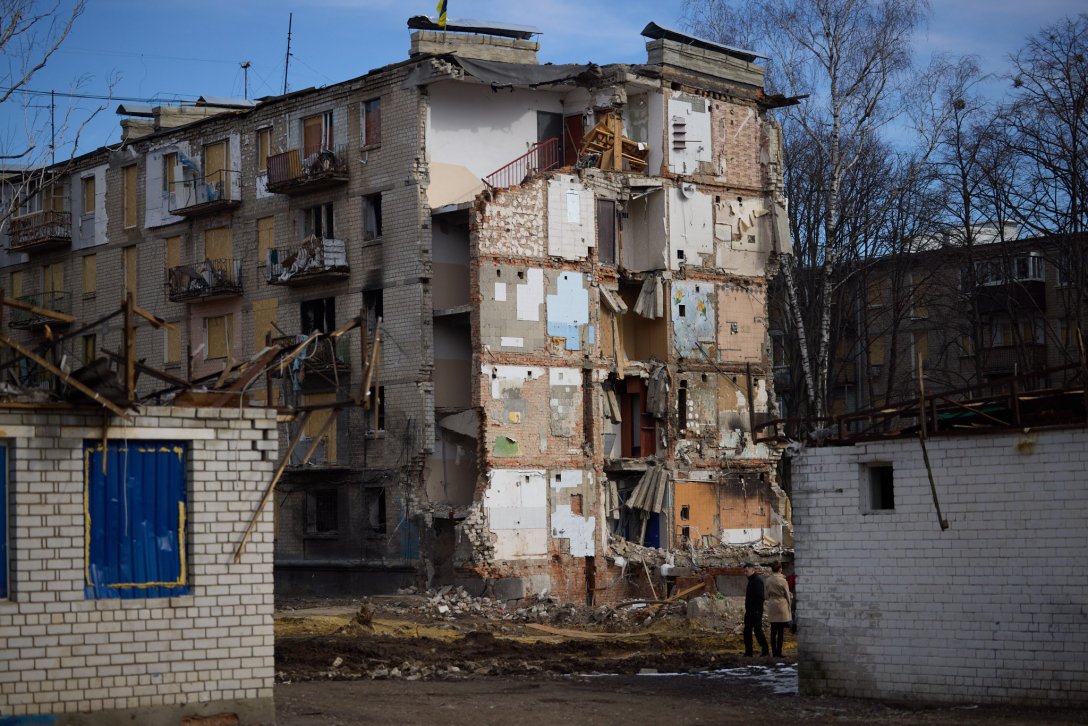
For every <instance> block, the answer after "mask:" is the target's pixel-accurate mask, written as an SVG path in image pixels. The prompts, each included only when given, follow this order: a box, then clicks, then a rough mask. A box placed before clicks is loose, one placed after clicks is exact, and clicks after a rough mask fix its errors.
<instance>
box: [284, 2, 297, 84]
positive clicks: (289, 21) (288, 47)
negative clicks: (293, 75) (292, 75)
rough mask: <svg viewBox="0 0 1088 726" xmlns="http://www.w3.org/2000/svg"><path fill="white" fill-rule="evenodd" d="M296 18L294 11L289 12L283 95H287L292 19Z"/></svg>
mask: <svg viewBox="0 0 1088 726" xmlns="http://www.w3.org/2000/svg"><path fill="white" fill-rule="evenodd" d="M294 18H295V14H294V13H288V14H287V55H286V56H285V57H284V59H283V95H285V96H286V95H287V66H288V65H290V63H291V21H293V20H294Z"/></svg>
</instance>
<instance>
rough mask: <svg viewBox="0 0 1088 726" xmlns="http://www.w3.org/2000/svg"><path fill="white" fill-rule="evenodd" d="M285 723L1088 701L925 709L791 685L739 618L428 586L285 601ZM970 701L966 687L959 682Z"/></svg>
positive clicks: (840, 716)
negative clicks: (742, 633)
mask: <svg viewBox="0 0 1088 726" xmlns="http://www.w3.org/2000/svg"><path fill="white" fill-rule="evenodd" d="M282 605H283V607H281V609H280V611H279V612H278V613H277V617H276V680H277V685H276V710H277V718H278V723H279V724H280V725H281V726H296V725H297V726H316V725H317V724H321V725H322V726H327V725H335V724H385V723H396V724H449V725H451V726H455V725H456V724H466V725H469V724H471V726H488V725H489V724H503V725H504V726H506V725H508V724H516V725H517V726H529V725H531V724H563V725H564V726H567V725H573V724H598V723H607V724H619V725H621V726H622V725H623V724H630V725H632V726H634V725H636V724H668V725H669V726H678V725H679V724H688V723H702V724H733V723H738V724H740V723H743V724H763V723H768V724H779V723H796V722H808V723H866V724H870V723H880V724H885V723H889V724H918V723H922V724H977V723H986V724H987V725H988V726H994V725H998V726H1002V725H1004V724H1010V725H1011V724H1044V723H1045V724H1076V723H1080V724H1088V711H1084V710H1081V711H1073V710H1062V709H1018V708H997V707H975V706H972V705H971V704H969V703H968V704H967V705H966V706H961V707H941V708H935V707H920V706H911V705H909V704H907V705H903V704H885V703H879V702H874V701H863V700H853V699H839V698H817V697H809V696H799V695H797V670H796V665H795V663H794V658H793V653H794V643H793V641H792V638H791V637H787V641H786V648H785V657H784V658H782V659H777V660H772V659H764V658H759V657H757V658H754V659H750V658H745V657H743V645H742V643H741V640H740V637H739V635H738V634H737V630H738V628H737V627H736V625H737V623H733V622H731V621H729V620H725V621H723V622H719V623H714V622H712V623H710V624H709V626H708V624H707V623H699V622H693V621H691V620H689V619H688V617H687V616H686V615H685V613H684V610H683V606H682V604H680V605H679V606H677V607H671V606H670V608H671V609H670V608H667V607H661V608H657V609H644V610H635V611H626V610H613V609H610V608H596V609H585V608H576V607H572V606H569V605H557V604H538V605H533V606H532V607H528V608H521V609H511V608H506V607H505V606H504V605H503V604H499V603H495V602H490V601H486V599H480V600H476V599H471V598H468V597H467V596H465V597H457V596H451V597H447V598H443V597H437V596H433V595H410V596H405V597H385V598H372V599H369V600H350V601H342V602H339V603H336V602H329V601H322V602H320V603H318V604H317V605H318V606H315V603H297V602H296V603H287V604H282ZM965 700H966V694H965Z"/></svg>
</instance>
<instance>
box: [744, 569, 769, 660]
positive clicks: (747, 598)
mask: <svg viewBox="0 0 1088 726" xmlns="http://www.w3.org/2000/svg"><path fill="white" fill-rule="evenodd" d="M743 567H744V575H745V577H747V578H748V588H747V589H746V590H745V591H744V655H745V657H748V658H751V657H752V656H753V655H755V654H754V653H753V652H752V633H755V636H756V640H757V641H759V647H760V649H761V650H762V652H761V653H760V655H770V653H769V649H768V647H767V636H766V635H765V634H764V632H763V598H764V593H763V578H762V577H760V576H759V575H757V574H756V566H755V565H753V564H752V563H751V562H745V563H744V565H743Z"/></svg>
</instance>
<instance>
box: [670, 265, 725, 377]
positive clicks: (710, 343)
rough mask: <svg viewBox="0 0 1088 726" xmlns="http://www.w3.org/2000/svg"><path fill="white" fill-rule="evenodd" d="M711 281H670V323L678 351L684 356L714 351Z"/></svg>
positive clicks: (694, 355) (700, 355) (710, 353)
mask: <svg viewBox="0 0 1088 726" xmlns="http://www.w3.org/2000/svg"><path fill="white" fill-rule="evenodd" d="M713 292H714V285H713V283H708V282H681V281H677V282H673V284H672V327H673V338H674V340H675V343H676V350H677V352H678V353H679V354H680V355H681V356H683V357H685V358H693V357H694V358H703V357H704V356H703V353H702V352H701V351H700V349H699V343H702V348H703V350H704V351H705V352H706V353H707V355H710V356H713V355H714V345H715V341H714V336H715V329H714V295H713Z"/></svg>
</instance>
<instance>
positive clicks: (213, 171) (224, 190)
mask: <svg viewBox="0 0 1088 726" xmlns="http://www.w3.org/2000/svg"><path fill="white" fill-rule="evenodd" d="M228 159H230V142H229V141H219V142H216V143H214V144H207V145H206V146H205V147H204V182H205V183H207V184H210V185H211V186H212V188H213V189H214V192H212V193H211V196H209V201H211V200H214V199H230V175H229V174H228V173H227V169H228V166H227V160H228Z"/></svg>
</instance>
